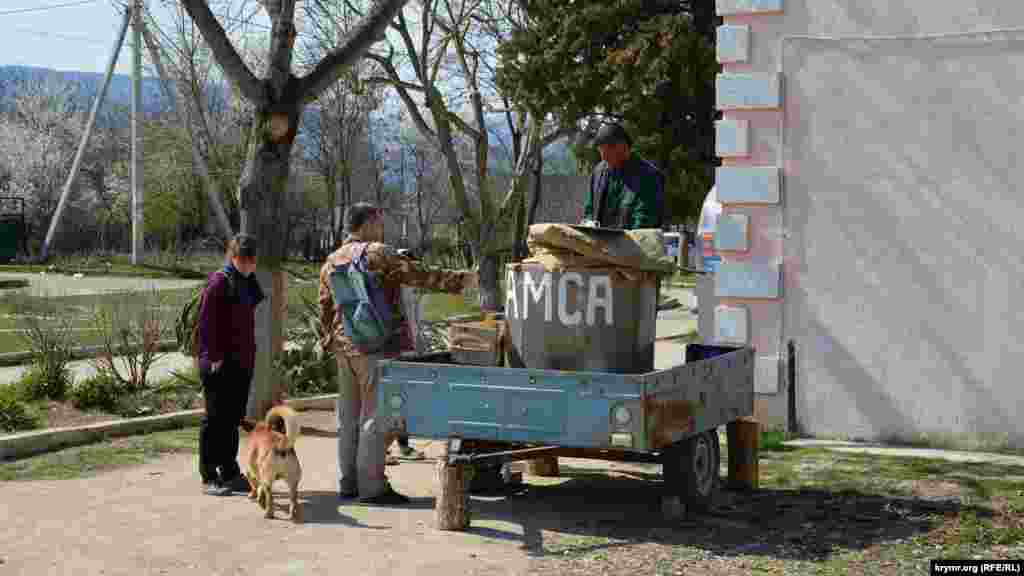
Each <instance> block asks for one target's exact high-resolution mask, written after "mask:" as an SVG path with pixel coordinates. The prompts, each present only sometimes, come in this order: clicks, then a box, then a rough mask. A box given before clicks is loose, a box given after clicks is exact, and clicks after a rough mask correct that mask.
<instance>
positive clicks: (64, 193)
mask: <svg viewBox="0 0 1024 576" xmlns="http://www.w3.org/2000/svg"><path fill="white" fill-rule="evenodd" d="M131 17H132V11H131V10H130V9H129V10H125V13H124V21H123V22H122V23H121V28H120V29H119V30H118V33H117V39H116V40H115V41H114V49H113V51H112V52H111V53H110V61H109V62H108V63H107V73H106V75H105V76H103V86H102V87H101V88H100V91H99V93H98V94H96V100H94V101H93V103H92V110H91V111H90V112H89V121H88V122H86V124H85V133H84V134H82V140H81V141H80V142H79V143H78V151H76V152H75V159H74V161H73V162H72V163H71V172H69V173H68V179H67V180H66V181H65V182H64V189H63V190H61V192H60V200H59V201H58V202H57V210H56V211H54V213H53V218H51V219H50V228H49V229H48V230H47V231H46V240H44V241H43V252H42V254H41V255H40V257H41V260H42V261H43V262H45V261H46V259H47V258H48V257H49V256H50V244H51V243H52V242H53V235H54V234H55V233H56V232H57V224H59V223H60V216H61V214H62V213H63V212H64V207H65V206H66V205H67V202H68V195H69V194H70V193H71V187H72V186H74V184H75V177H76V176H78V168H79V167H80V166H81V165H82V156H83V155H84V154H85V147H86V146H87V145H88V144H89V136H91V135H92V129H93V127H94V126H95V125H96V115H97V114H99V111H100V106H101V105H102V104H103V99H104V98H106V97H107V89H108V88H110V79H111V78H112V77H113V76H114V68H115V67H116V66H117V57H118V55H119V54H120V53H121V46H122V45H123V44H124V37H125V34H126V33H127V32H128V23H129V22H130V21H131Z"/></svg>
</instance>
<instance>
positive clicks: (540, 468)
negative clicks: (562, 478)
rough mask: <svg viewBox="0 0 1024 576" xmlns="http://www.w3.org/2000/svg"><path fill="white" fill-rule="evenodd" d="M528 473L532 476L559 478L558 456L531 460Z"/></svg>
mask: <svg viewBox="0 0 1024 576" xmlns="http://www.w3.org/2000/svg"><path fill="white" fill-rule="evenodd" d="M527 472H528V473H529V474H530V475H531V476H541V477H549V478H554V477H557V476H558V456H544V457H543V458H534V459H533V460H530V463H529V465H528V466H527Z"/></svg>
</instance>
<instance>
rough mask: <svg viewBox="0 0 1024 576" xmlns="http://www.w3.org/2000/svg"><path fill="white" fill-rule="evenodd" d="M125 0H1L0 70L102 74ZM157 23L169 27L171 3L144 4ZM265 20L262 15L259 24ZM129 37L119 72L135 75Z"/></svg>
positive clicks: (150, 0)
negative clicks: (26, 68) (13, 67)
mask: <svg viewBox="0 0 1024 576" xmlns="http://www.w3.org/2000/svg"><path fill="white" fill-rule="evenodd" d="M123 2H124V0H0V29H2V30H3V31H4V33H3V34H0V65H20V66H37V67H41V68H52V69H55V70H61V71H80V72H96V73H99V74H102V73H103V72H104V71H105V70H106V67H107V62H108V61H109V60H110V53H111V51H112V49H113V45H114V40H115V39H116V37H117V32H118V28H119V27H120V26H121V22H122V19H123V16H122V14H123V11H122V10H121V8H119V6H120V5H122V4H123ZM146 2H147V5H148V6H149V9H150V11H151V12H152V13H153V15H154V17H155V18H156V19H157V21H158V23H160V22H164V23H167V24H168V25H169V23H170V22H172V21H173V20H172V18H173V11H172V10H170V9H169V8H168V7H167V5H168V4H169V3H170V2H169V1H168V0H146ZM261 20H262V21H266V17H265V15H263V14H262V12H261V13H260V14H259V16H258V17H257V19H256V20H255V21H256V22H260V21H261ZM131 42H132V40H131V32H130V31H129V33H128V35H127V37H126V39H125V44H124V48H123V49H122V51H121V53H120V55H119V57H118V62H117V69H116V70H117V72H118V73H120V74H129V73H130V72H131V63H132V53H131Z"/></svg>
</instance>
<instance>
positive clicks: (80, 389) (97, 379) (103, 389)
mask: <svg viewBox="0 0 1024 576" xmlns="http://www.w3.org/2000/svg"><path fill="white" fill-rule="evenodd" d="M123 393H124V387H123V386H122V385H121V383H120V382H119V381H118V380H117V378H114V377H112V376H110V375H109V374H104V373H99V374H96V375H95V376H92V377H90V378H86V379H85V380H82V381H81V382H78V383H77V384H75V385H74V386H73V387H72V388H71V403H72V404H74V406H75V408H78V409H79V410H103V411H105V412H114V411H115V410H116V409H117V407H118V403H119V402H120V400H121V397H122V395H123Z"/></svg>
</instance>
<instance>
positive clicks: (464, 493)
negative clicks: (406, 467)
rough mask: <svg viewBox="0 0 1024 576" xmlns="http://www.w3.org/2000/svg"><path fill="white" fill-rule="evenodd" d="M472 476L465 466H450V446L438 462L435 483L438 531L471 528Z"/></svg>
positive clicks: (435, 511) (435, 508) (435, 510)
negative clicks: (470, 498)
mask: <svg viewBox="0 0 1024 576" xmlns="http://www.w3.org/2000/svg"><path fill="white" fill-rule="evenodd" d="M469 482H470V475H469V470H468V467H467V466H466V465H465V464H455V465H449V464H448V445H447V444H446V445H445V448H444V451H443V453H442V455H441V458H440V459H438V461H437V469H436V476H435V479H434V483H435V485H436V486H437V488H436V490H437V501H436V502H435V504H434V524H435V526H436V527H437V529H438V530H465V529H467V528H469V520H470V513H469Z"/></svg>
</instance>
